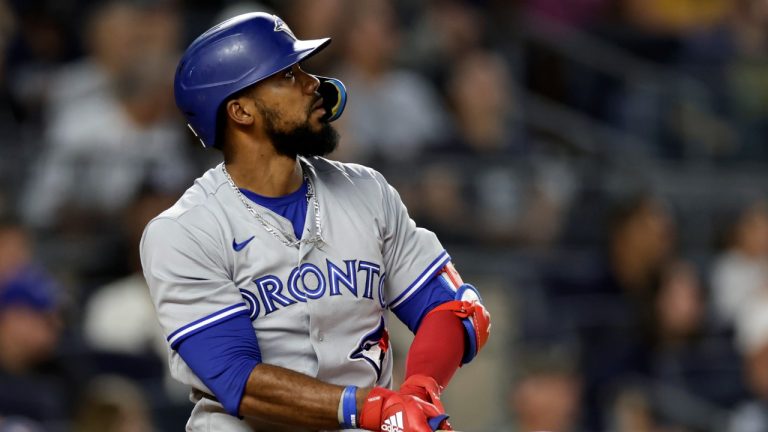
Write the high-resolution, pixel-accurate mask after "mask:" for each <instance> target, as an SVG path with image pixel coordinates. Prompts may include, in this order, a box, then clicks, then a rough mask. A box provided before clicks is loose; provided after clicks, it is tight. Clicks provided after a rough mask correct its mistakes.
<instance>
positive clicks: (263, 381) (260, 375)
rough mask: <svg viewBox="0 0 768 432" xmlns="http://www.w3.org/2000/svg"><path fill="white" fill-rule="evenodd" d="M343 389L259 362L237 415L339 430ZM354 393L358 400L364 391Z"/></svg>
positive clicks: (250, 377)
mask: <svg viewBox="0 0 768 432" xmlns="http://www.w3.org/2000/svg"><path fill="white" fill-rule="evenodd" d="M343 390H344V387H343V386H337V385H333V384H328V383H325V382H322V381H320V380H318V379H315V378H312V377H309V376H307V375H304V374H301V373H298V372H295V371H292V370H290V369H285V368H282V367H279V366H274V365H269V364H264V363H262V364H259V365H258V366H256V367H255V368H254V369H253V371H252V372H251V375H250V376H249V378H248V383H247V384H246V388H245V392H244V394H243V398H242V400H241V401H240V415H242V416H246V417H256V418H260V419H263V420H268V421H271V422H275V423H282V424H287V425H294V426H301V427H307V428H313V429H338V427H339V419H338V408H339V399H340V398H341V393H342V391H343ZM357 393H358V394H357V397H358V400H359V401H360V400H361V399H360V398H361V397H362V395H364V394H365V393H366V391H365V390H363V389H360V390H359V391H358V392H357ZM359 405H360V402H358V407H359Z"/></svg>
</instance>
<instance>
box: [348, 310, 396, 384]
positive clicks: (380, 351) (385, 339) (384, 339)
mask: <svg viewBox="0 0 768 432" xmlns="http://www.w3.org/2000/svg"><path fill="white" fill-rule="evenodd" d="M387 351H389V331H387V327H386V325H384V318H383V317H382V318H381V319H380V320H379V325H378V326H376V328H375V329H374V330H373V331H372V332H370V333H368V334H366V335H365V336H363V337H362V338H361V339H360V343H359V344H358V346H357V348H355V349H353V350H352V352H350V353H349V359H350V360H364V361H365V362H366V363H368V364H369V365H371V367H373V370H375V371H376V381H377V382H378V381H379V379H380V378H381V365H382V364H383V363H384V358H385V357H386V356H387Z"/></svg>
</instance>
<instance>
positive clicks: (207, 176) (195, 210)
mask: <svg viewBox="0 0 768 432" xmlns="http://www.w3.org/2000/svg"><path fill="white" fill-rule="evenodd" d="M227 186H228V183H227V181H226V178H225V177H224V176H223V174H222V173H221V170H220V168H219V166H217V167H215V168H211V169H209V170H208V171H206V172H205V173H204V174H203V175H202V176H200V177H199V178H197V179H196V180H195V182H194V184H193V185H192V186H190V187H189V189H187V190H186V191H185V192H184V193H183V194H182V195H181V197H180V198H179V199H178V200H177V201H176V202H175V203H174V204H173V205H172V206H171V207H169V208H168V209H166V210H165V211H163V212H162V213H160V214H159V215H157V216H155V217H154V218H153V219H152V220H151V221H150V222H149V224H148V225H147V226H148V227H149V226H150V225H163V226H167V225H176V224H178V225H182V226H184V227H186V228H188V229H190V228H194V227H197V228H201V229H205V227H206V226H207V225H209V224H212V223H216V219H217V218H216V216H215V215H216V213H220V212H221V210H220V209H221V204H220V203H219V200H218V197H217V195H218V194H219V193H220V192H221V191H222V190H223V189H224V188H226V187H227ZM161 221H162V222H161Z"/></svg>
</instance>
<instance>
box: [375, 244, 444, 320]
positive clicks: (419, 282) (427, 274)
mask: <svg viewBox="0 0 768 432" xmlns="http://www.w3.org/2000/svg"><path fill="white" fill-rule="evenodd" d="M450 260H451V257H450V256H449V255H448V252H447V251H443V252H442V253H441V254H440V255H438V256H437V258H435V260H434V261H432V263H430V264H429V266H427V268H426V269H425V270H424V271H423V272H421V274H420V275H419V277H417V278H416V280H415V281H413V283H412V284H411V285H410V286H409V287H408V288H406V290H405V291H403V292H402V293H401V294H400V295H399V296H397V298H395V299H394V300H392V301H391V302H390V303H389V308H390V309H392V308H396V307H397V306H398V305H399V304H400V303H402V302H403V301H404V300H406V299H407V298H408V297H410V296H411V295H412V294H413V293H414V292H416V291H418V289H419V288H421V287H422V286H424V284H425V283H427V282H428V281H429V280H430V279H433V277H434V275H435V274H436V273H437V271H438V270H440V268H441V267H443V266H445V265H446V264H448V262H449V261H450Z"/></svg>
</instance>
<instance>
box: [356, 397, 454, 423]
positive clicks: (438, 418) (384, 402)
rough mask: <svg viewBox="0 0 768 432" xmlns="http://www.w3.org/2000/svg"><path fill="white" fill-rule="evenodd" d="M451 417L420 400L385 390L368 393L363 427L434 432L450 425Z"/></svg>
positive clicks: (362, 413)
mask: <svg viewBox="0 0 768 432" xmlns="http://www.w3.org/2000/svg"><path fill="white" fill-rule="evenodd" d="M447 418H448V416H447V415H446V414H445V413H444V412H441V411H440V410H439V409H438V408H437V407H436V406H434V405H432V404H431V403H428V402H425V401H423V400H421V399H419V398H417V397H414V396H410V395H403V394H400V393H397V392H394V391H392V390H387V389H385V388H382V387H374V388H373V390H371V391H370V393H368V395H367V396H366V398H365V403H364V404H363V409H362V411H361V413H360V427H361V428H363V429H366V430H370V431H383V432H432V431H434V430H437V429H438V428H440V427H443V428H444V426H445V425H446V423H447V422H446V421H445V420H446V419H447Z"/></svg>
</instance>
